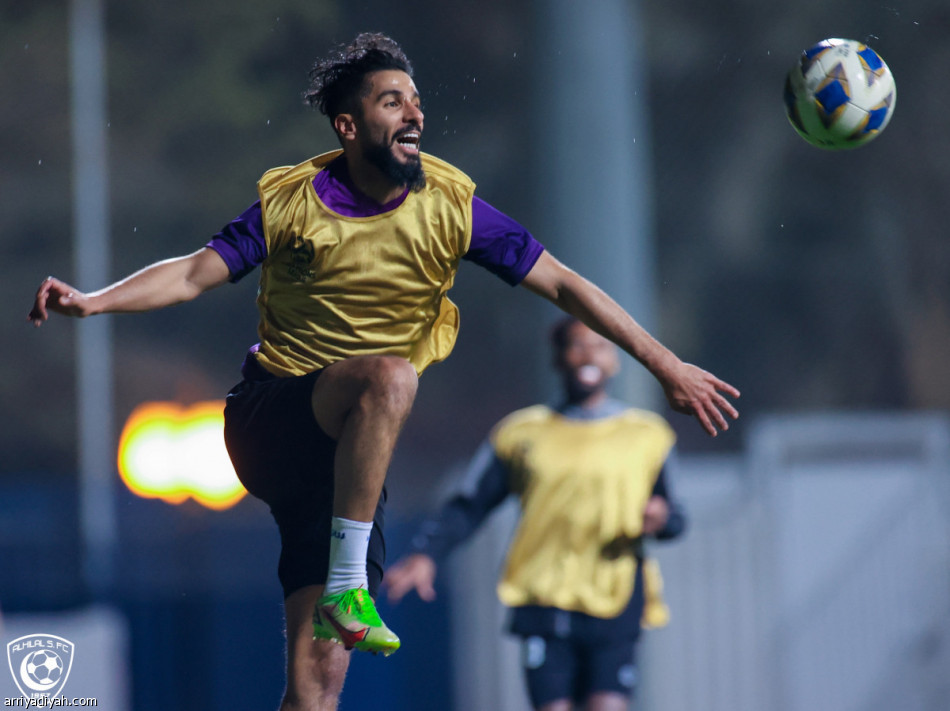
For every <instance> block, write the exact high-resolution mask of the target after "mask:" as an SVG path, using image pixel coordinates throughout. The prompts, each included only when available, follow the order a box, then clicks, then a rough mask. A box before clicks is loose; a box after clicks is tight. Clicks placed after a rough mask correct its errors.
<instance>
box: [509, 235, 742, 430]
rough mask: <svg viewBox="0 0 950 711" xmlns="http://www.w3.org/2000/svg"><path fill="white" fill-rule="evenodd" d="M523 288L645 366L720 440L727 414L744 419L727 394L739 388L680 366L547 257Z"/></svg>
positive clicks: (676, 403) (593, 289)
mask: <svg viewBox="0 0 950 711" xmlns="http://www.w3.org/2000/svg"><path fill="white" fill-rule="evenodd" d="M521 283H522V284H523V285H524V286H525V287H527V288H528V289H530V290H531V291H533V292H534V293H536V294H539V295H541V296H543V297H545V298H546V299H548V300H549V301H551V302H552V303H553V304H554V305H555V306H557V307H558V308H560V309H561V310H563V311H565V312H566V313H568V314H570V315H571V316H574V317H575V318H577V319H579V320H581V321H583V322H584V323H585V324H586V325H587V326H589V327H590V328H592V329H593V330H595V331H597V332H598V333H599V334H601V335H602V336H604V337H606V338H609V339H610V340H611V341H613V342H614V343H616V344H617V345H618V346H620V347H621V348H623V349H624V350H625V351H626V352H627V353H629V354H630V355H632V356H633V357H634V358H636V359H637V360H638V361H640V362H641V363H642V364H643V365H644V366H645V367H646V368H647V370H649V371H650V372H651V373H653V375H654V377H656V379H657V380H658V381H659V382H660V385H662V386H663V391H664V392H665V393H666V399H667V400H668V401H669V403H670V405H671V406H672V407H673V409H674V410H676V411H677V412H683V413H686V414H691V415H693V416H695V417H696V419H697V420H699V423H700V424H701V425H702V426H703V429H705V430H706V432H708V433H709V434H710V435H711V436H713V437H715V436H716V434H717V427H718V428H719V429H721V430H726V429H729V424H728V423H727V421H726V418H725V417H724V416H723V412H725V413H726V414H727V415H729V416H730V417H731V418H732V419H736V418H737V417H738V416H739V413H738V412H737V411H736V409H735V408H734V407H733V406H732V403H730V402H729V401H728V400H727V399H726V397H725V396H724V395H723V393H725V394H726V395H729V396H731V397H739V391H738V390H737V389H736V388H734V387H733V386H732V385H729V384H728V383H726V382H724V381H722V380H720V379H719V378H717V377H715V376H714V375H712V373H708V372H706V371H705V370H703V369H702V368H697V367H696V366H695V365H690V364H689V363H684V362H683V361H681V360H680V359H679V358H677V357H676V355H675V354H674V353H673V352H672V351H671V350H669V349H668V348H666V347H665V346H663V345H662V344H661V343H660V342H659V341H657V340H656V339H655V338H653V336H651V335H650V334H649V333H647V331H646V329H644V328H643V327H642V326H641V325H640V324H638V323H637V322H636V321H635V320H634V319H633V318H632V317H631V316H630V315H629V314H628V313H627V312H626V311H624V310H623V309H622V308H621V307H620V305H619V304H618V303H617V302H616V301H614V300H613V299H612V298H610V296H608V295H607V294H606V293H604V292H603V291H602V290H601V289H600V288H599V287H597V286H596V285H594V284H593V283H592V282H590V281H588V280H587V279H585V278H584V277H582V276H581V275H579V274H578V273H577V272H574V271H572V270H571V269H568V268H567V267H566V266H564V265H563V264H561V263H560V262H559V261H558V260H557V259H555V258H554V257H552V256H551V255H550V254H549V253H548V252H544V253H543V254H542V255H541V256H540V257H539V258H538V261H537V262H536V263H535V265H534V267H533V268H532V269H531V271H530V272H528V275H527V276H526V277H525V278H524V281H522V282H521Z"/></svg>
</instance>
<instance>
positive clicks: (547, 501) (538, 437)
mask: <svg viewBox="0 0 950 711" xmlns="http://www.w3.org/2000/svg"><path fill="white" fill-rule="evenodd" d="M674 441H675V435H674V434H673V431H672V429H671V428H670V426H669V425H668V424H667V423H666V421H665V420H664V419H663V418H661V417H659V416H658V415H655V414H653V413H651V412H647V411H642V410H634V409H630V410H625V411H624V412H622V413H620V414H618V415H615V416H613V417H607V418H603V419H597V420H576V419H569V418H565V417H563V416H562V415H560V414H558V413H557V412H555V411H554V410H551V409H550V408H548V407H545V406H542V405H539V406H535V407H530V408H527V409H524V410H519V411H518V412H515V413H512V414H511V415H509V416H508V417H506V418H505V419H504V420H502V421H501V422H500V423H499V424H498V426H497V427H496V428H495V430H494V431H493V433H492V443H493V445H494V448H495V452H496V454H497V455H498V456H499V458H500V459H502V461H504V462H505V463H506V465H507V466H508V470H509V472H510V473H511V477H512V481H511V482H510V485H511V490H512V491H513V492H515V493H517V494H519V495H520V497H521V505H522V516H521V521H520V523H519V525H518V529H517V531H516V533H515V538H514V541H513V543H512V545H511V547H510V549H509V553H508V559H507V561H506V564H505V570H504V574H503V576H502V579H501V582H500V583H499V585H498V595H499V597H500V598H501V601H502V602H503V603H505V604H506V605H510V606H514V607H518V606H522V605H544V606H550V607H557V608H560V609H562V610H574V611H577V612H583V613H586V614H589V615H593V616H595V617H601V618H610V617H616V616H617V615H619V614H620V613H621V612H622V611H623V609H624V608H625V607H626V605H627V603H628V602H629V601H630V597H631V595H632V594H633V586H634V581H635V573H636V566H637V558H636V555H635V549H634V545H633V544H634V540H635V539H636V538H638V537H639V536H640V535H641V533H642V522H643V510H644V507H645V506H646V503H647V501H648V500H649V498H650V496H651V494H652V491H653V485H654V483H655V482H656V479H657V476H658V475H659V472H660V470H661V468H662V467H663V463H664V461H665V460H666V457H667V455H668V453H669V450H670V448H671V447H672V446H673V443H674ZM651 572H656V571H651Z"/></svg>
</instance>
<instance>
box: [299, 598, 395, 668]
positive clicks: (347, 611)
mask: <svg viewBox="0 0 950 711" xmlns="http://www.w3.org/2000/svg"><path fill="white" fill-rule="evenodd" d="M313 638H314V639H326V640H329V641H331V642H336V643H337V644H342V645H343V646H344V647H345V648H346V649H358V650H360V651H361V652H372V653H373V654H380V653H381V654H382V655H383V656H385V657H388V656H389V655H390V654H392V653H393V652H395V651H396V650H397V649H399V637H397V636H396V635H395V634H393V632H392V630H390V629H389V628H388V627H387V626H386V625H385V623H384V622H383V621H382V620H381V619H379V613H378V612H376V605H374V604H373V598H371V597H370V596H369V593H368V592H366V590H365V589H364V588H351V589H350V590H344V591H343V592H341V593H336V594H335V595H325V596H324V597H322V598H320V600H319V601H318V602H317V606H316V608H314V611H313Z"/></svg>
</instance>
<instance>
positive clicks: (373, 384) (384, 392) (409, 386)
mask: <svg viewBox="0 0 950 711" xmlns="http://www.w3.org/2000/svg"><path fill="white" fill-rule="evenodd" d="M366 375H367V377H366V381H365V383H366V387H365V390H364V397H366V398H368V399H369V400H371V401H373V403H374V404H375V405H377V406H379V405H382V406H384V407H390V408H392V409H393V410H396V411H400V410H405V411H406V412H408V410H409V408H410V407H412V403H413V401H414V400H415V397H416V390H417V389H418V387H419V376H418V375H417V374H416V370H415V368H413V366H412V364H411V363H410V362H409V361H407V360H405V359H403V358H399V357H397V356H378V357H376V358H374V359H373V361H372V365H371V367H370V368H369V369H368V372H367V374H366Z"/></svg>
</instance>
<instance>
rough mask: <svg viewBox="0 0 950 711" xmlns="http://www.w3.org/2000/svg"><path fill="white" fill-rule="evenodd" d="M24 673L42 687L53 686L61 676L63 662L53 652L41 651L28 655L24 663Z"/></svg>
mask: <svg viewBox="0 0 950 711" xmlns="http://www.w3.org/2000/svg"><path fill="white" fill-rule="evenodd" d="M26 673H27V674H29V675H30V679H32V680H33V681H35V682H36V683H37V684H40V685H42V686H49V685H52V684H55V683H56V682H57V681H59V677H60V676H62V674H63V660H62V659H60V657H59V655H58V654H56V653H55V652H50V651H48V650H43V649H41V650H39V651H36V652H33V654H31V655H30V658H29V659H28V660H27V662H26Z"/></svg>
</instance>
